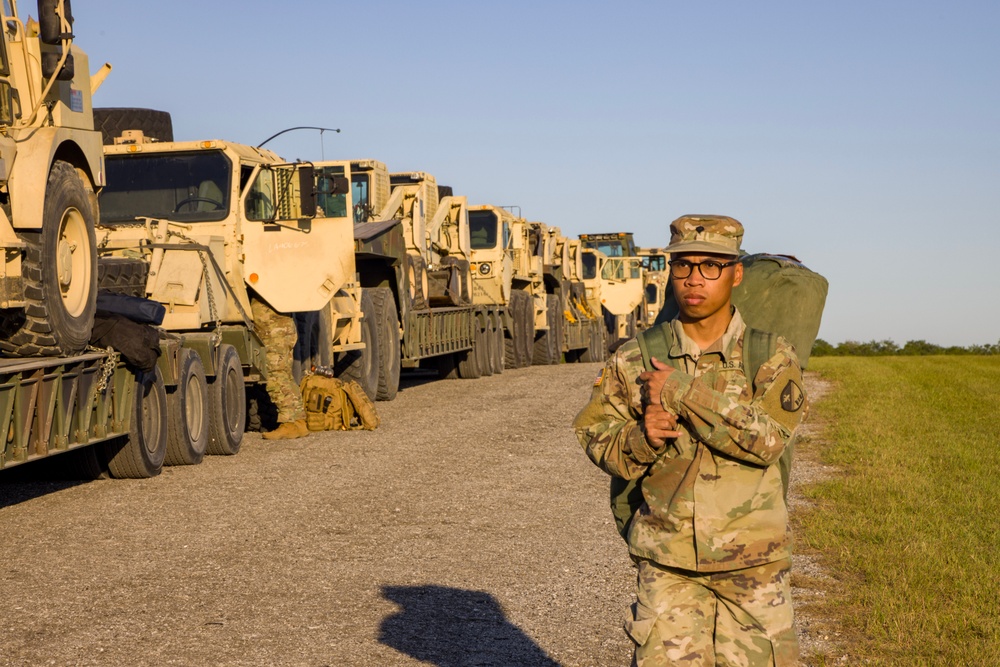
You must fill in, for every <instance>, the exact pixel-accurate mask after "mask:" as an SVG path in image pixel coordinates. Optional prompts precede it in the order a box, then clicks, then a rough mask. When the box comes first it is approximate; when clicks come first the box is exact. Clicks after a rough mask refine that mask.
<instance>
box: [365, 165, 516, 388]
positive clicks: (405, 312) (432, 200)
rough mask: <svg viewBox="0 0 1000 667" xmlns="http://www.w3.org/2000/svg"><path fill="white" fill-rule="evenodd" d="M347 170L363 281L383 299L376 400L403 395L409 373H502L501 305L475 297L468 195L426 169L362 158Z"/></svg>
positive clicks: (375, 355) (377, 307)
mask: <svg viewBox="0 0 1000 667" xmlns="http://www.w3.org/2000/svg"><path fill="white" fill-rule="evenodd" d="M345 169H348V170H349V172H350V179H351V195H352V203H353V210H354V216H355V217H354V219H355V221H356V225H355V228H354V229H355V239H356V240H355V243H356V253H357V266H358V276H359V279H360V282H361V285H362V287H363V288H364V289H365V290H368V291H371V292H372V293H373V294H377V295H378V298H377V299H376V301H375V303H374V304H373V306H374V312H375V317H374V321H375V322H377V323H378V331H377V332H376V334H375V338H376V339H377V340H378V341H379V344H378V346H377V348H373V349H372V350H371V351H370V352H368V353H366V356H368V357H369V358H370V359H371V365H373V366H376V367H377V368H378V392H377V397H378V398H379V399H382V400H391V399H392V398H393V397H395V395H396V391H397V389H398V386H399V373H400V368H401V367H402V368H433V369H437V370H438V371H439V372H440V373H441V375H442V376H444V377H460V378H478V377H482V376H484V375H491V374H493V373H500V372H501V371H502V370H503V358H502V356H501V353H500V347H499V336H500V332H501V328H500V318H501V317H502V309H501V308H498V307H497V306H496V305H495V304H490V303H476V302H474V301H473V296H472V292H473V281H472V276H471V262H470V258H471V253H472V249H471V245H470V239H469V231H468V230H469V222H468V204H467V202H466V199H465V197H457V196H454V195H452V194H451V192H450V189H449V188H439V187H438V185H437V182H436V180H435V179H434V177H433V176H431V175H430V174H427V173H425V172H405V173H393V174H390V173H389V171H388V169H387V168H386V166H385V164H384V163H382V162H379V161H377V160H354V161H351V162H349V163H345ZM442 194H443V195H444V196H441V195H442ZM365 312H366V313H368V312H369V311H368V310H365Z"/></svg>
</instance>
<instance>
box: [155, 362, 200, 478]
mask: <svg viewBox="0 0 1000 667" xmlns="http://www.w3.org/2000/svg"><path fill="white" fill-rule="evenodd" d="M167 414H168V417H169V429H168V431H167V456H166V458H165V459H164V463H165V464H166V465H168V466H180V465H197V464H198V463H201V461H202V459H203V458H205V452H206V451H208V422H209V418H208V381H207V380H206V379H205V366H204V364H202V363H201V357H199V356H198V353H197V352H195V351H194V350H191V349H188V348H181V350H180V352H179V353H178V358H177V386H176V387H174V388H173V390H172V391H169V392H167Z"/></svg>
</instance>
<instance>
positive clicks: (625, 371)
mask: <svg viewBox="0 0 1000 667" xmlns="http://www.w3.org/2000/svg"><path fill="white" fill-rule="evenodd" d="M641 372H642V355H641V354H640V353H639V346H638V345H637V344H635V342H634V341H630V342H629V343H626V344H625V345H623V346H622V347H620V348H619V349H618V351H616V352H615V354H614V355H613V356H612V357H611V359H609V360H608V363H607V365H605V367H604V369H603V370H602V371H601V375H600V376H598V379H597V380H596V381H595V383H594V391H593V393H592V394H591V397H590V402H588V403H587V405H586V406H584V408H583V410H581V411H580V414H578V415H577V416H576V419H574V420H573V429H574V430H575V431H576V437H577V439H578V440H579V441H580V444H581V445H582V446H583V449H584V451H586V453H587V456H588V457H590V460H591V461H593V462H594V463H595V464H597V466H598V467H600V468H601V469H602V470H604V471H605V472H606V473H608V474H609V475H613V476H615V477H621V478H623V479H635V478H637V477H641V476H642V474H643V473H644V472H645V471H646V468H648V467H649V464H651V463H652V462H653V461H655V460H656V457H657V455H658V454H659V453H660V452H662V451H663V449H664V448H665V446H664V447H661V448H660V449H658V450H657V449H653V447H652V446H650V444H649V443H648V442H647V441H646V436H645V434H644V433H643V430H642V425H641V424H642V401H641V397H640V394H639V385H638V382H637V378H638V376H639V373H641Z"/></svg>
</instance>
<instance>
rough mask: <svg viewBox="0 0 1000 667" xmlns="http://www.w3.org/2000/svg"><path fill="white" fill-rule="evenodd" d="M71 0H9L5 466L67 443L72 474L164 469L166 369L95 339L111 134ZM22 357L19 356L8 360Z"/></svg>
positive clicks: (4, 71)
mask: <svg viewBox="0 0 1000 667" xmlns="http://www.w3.org/2000/svg"><path fill="white" fill-rule="evenodd" d="M69 9H70V8H69V2H68V0H66V1H65V2H64V1H62V0H41V1H40V2H39V3H38V15H39V19H38V23H35V22H33V21H28V22H27V23H25V21H24V20H23V19H22V17H21V15H20V13H19V8H18V3H17V2H15V1H14V0H8V1H7V2H4V3H3V7H2V12H3V24H4V26H5V30H4V34H3V38H2V39H0V245H2V247H3V251H4V264H3V265H2V266H3V275H2V276H0V352H2V354H3V355H4V356H6V357H8V358H5V359H0V406H2V407H0V427H2V428H3V433H6V434H7V436H6V438H5V441H4V445H3V447H0V468H6V467H10V466H14V465H18V464H21V463H25V462H28V461H33V460H36V459H41V458H45V457H48V456H50V455H54V454H60V457H59V461H60V462H62V463H63V464H64V465H65V466H66V467H67V468H68V469H70V470H71V471H72V472H73V474H76V475H80V476H92V477H96V476H98V475H101V474H104V473H105V472H110V474H112V475H114V476H116V477H145V476H149V475H152V474H156V472H158V471H159V466H160V465H161V464H162V461H163V456H164V454H165V451H166V437H167V433H166V429H165V423H164V422H163V421H162V419H160V416H161V415H162V414H163V413H164V411H165V399H166V396H165V392H164V385H163V380H162V378H161V377H160V376H159V374H158V373H148V374H141V375H139V376H137V375H136V374H134V373H133V372H132V371H131V370H129V369H127V368H126V367H125V366H124V365H123V364H120V363H119V362H118V356H117V355H116V354H113V353H105V352H101V351H96V352H95V351H85V348H86V346H87V344H88V343H89V341H90V337H91V332H92V329H93V325H94V313H95V309H96V299H97V277H98V275H97V274H98V271H97V251H96V244H95V235H94V224H95V221H96V218H97V197H96V194H95V193H96V191H97V189H98V188H100V187H101V186H102V185H103V174H104V169H103V157H102V152H101V135H100V133H99V132H96V131H94V122H93V110H92V107H91V96H92V94H93V93H94V92H96V90H97V88H98V87H99V86H100V85H101V82H102V81H103V80H104V78H105V76H107V74H108V72H109V71H110V70H111V66H110V65H104V66H103V67H102V68H101V69H100V70H99V71H98V72H97V73H96V74H94V75H93V76H90V74H89V62H88V59H87V56H86V54H85V53H84V52H83V51H81V50H80V49H79V48H77V46H76V45H75V44H74V43H73V18H72V16H71V14H70V11H69ZM10 357H20V358H10Z"/></svg>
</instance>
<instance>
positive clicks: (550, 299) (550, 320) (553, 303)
mask: <svg viewBox="0 0 1000 667" xmlns="http://www.w3.org/2000/svg"><path fill="white" fill-rule="evenodd" d="M545 321H546V323H547V324H548V325H549V328H548V330H546V331H543V332H542V334H541V335H540V336H539V337H538V339H537V340H536V341H535V345H534V349H533V350H532V356H531V363H532V364H534V365H536V366H549V365H552V364H558V363H559V358H560V357H561V356H562V349H561V348H562V326H561V324H562V313H561V312H559V297H558V296H557V295H555V294H548V295H546V307H545Z"/></svg>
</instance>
